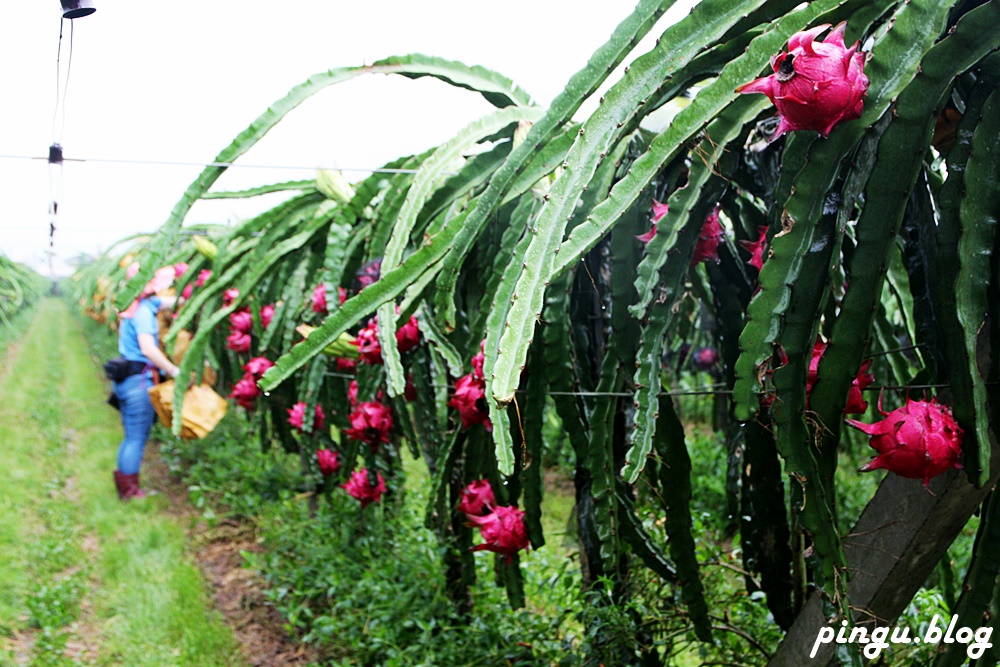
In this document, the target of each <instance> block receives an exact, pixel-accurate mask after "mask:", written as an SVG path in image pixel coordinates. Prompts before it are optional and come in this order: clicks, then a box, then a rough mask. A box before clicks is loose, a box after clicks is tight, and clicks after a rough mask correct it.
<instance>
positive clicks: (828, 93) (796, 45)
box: [736, 23, 868, 141]
mask: <svg viewBox="0 0 1000 667" xmlns="http://www.w3.org/2000/svg"><path fill="white" fill-rule="evenodd" d="M828 27H830V25H829V24H824V25H820V26H816V27H815V28H811V29H809V30H803V31H802V32H797V33H795V34H794V35H792V36H791V38H790V39H789V40H788V52H787V53H779V54H778V55H776V56H773V57H772V58H771V67H772V68H773V69H774V74H771V75H770V76H765V77H762V78H760V79H756V80H754V81H751V82H750V83H746V84H743V85H742V86H740V87H739V88H737V89H736V92H738V93H763V94H765V95H767V96H768V98H769V99H770V100H771V102H773V103H774V106H776V107H778V127H777V129H775V131H774V134H773V135H771V138H770V141H774V140H775V139H777V138H778V137H780V136H781V135H783V134H785V133H786V132H788V131H790V130H813V131H815V132H819V133H820V134H821V135H823V136H824V137H826V136H828V135H829V134H830V132H831V131H832V130H833V128H834V127H836V126H837V125H839V124H840V123H842V122H844V121H848V120H854V119H855V118H859V117H860V116H861V111H862V109H863V108H864V102H863V100H862V98H863V97H864V96H865V93H866V92H867V91H868V77H866V76H865V72H864V69H865V56H864V54H862V53H858V42H855V43H854V45H853V46H851V48H847V46H846V45H845V44H844V30H845V29H846V27H847V24H846V23H841V24H839V25H838V26H837V27H836V28H834V29H833V30H832V31H831V32H830V34H829V35H827V36H826V39H824V40H823V41H822V42H816V41H814V40H815V38H816V36H817V35H818V34H820V33H821V32H823V31H824V30H826V29H827V28H828Z"/></svg>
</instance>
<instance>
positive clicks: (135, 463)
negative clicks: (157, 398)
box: [115, 373, 156, 475]
mask: <svg viewBox="0 0 1000 667" xmlns="http://www.w3.org/2000/svg"><path fill="white" fill-rule="evenodd" d="M152 386H153V380H152V378H151V377H150V375H149V373H140V374H139V375H132V376H131V377H127V378H125V380H124V381H123V382H117V383H115V395H116V396H118V401H119V402H120V403H121V413H122V426H123V427H124V428H125V439H124V440H122V442H121V445H119V446H118V470H120V471H121V472H122V474H125V475H134V474H135V473H137V472H139V465H140V464H141V463H142V454H143V451H144V450H145V448H146V439H147V438H149V429H151V428H152V426H153V420H154V419H155V418H156V411H155V410H153V403H152V401H150V400H149V388H150V387H152Z"/></svg>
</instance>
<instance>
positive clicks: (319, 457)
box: [316, 449, 340, 477]
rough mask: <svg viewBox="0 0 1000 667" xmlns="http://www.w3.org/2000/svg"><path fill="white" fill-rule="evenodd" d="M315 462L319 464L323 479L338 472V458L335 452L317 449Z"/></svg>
mask: <svg viewBox="0 0 1000 667" xmlns="http://www.w3.org/2000/svg"><path fill="white" fill-rule="evenodd" d="M316 462H317V463H319V471H320V473H322V475H323V476H324V477H327V476H329V475H332V474H333V473H335V472H337V471H338V470H340V457H339V456H338V455H337V452H334V451H331V450H329V449H317V450H316Z"/></svg>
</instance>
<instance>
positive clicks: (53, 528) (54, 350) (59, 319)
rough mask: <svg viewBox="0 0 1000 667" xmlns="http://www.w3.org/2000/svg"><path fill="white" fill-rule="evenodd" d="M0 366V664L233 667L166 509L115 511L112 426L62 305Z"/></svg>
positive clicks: (230, 642)
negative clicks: (0, 564)
mask: <svg viewBox="0 0 1000 667" xmlns="http://www.w3.org/2000/svg"><path fill="white" fill-rule="evenodd" d="M6 356H7V360H6V363H5V364H0V368H2V369H3V370H2V371H0V563H2V566H0V665H3V666H4V667H6V666H7V665H18V666H21V665H24V666H29V667H42V666H53V667H63V666H71V665H93V666H105V665H107V666H110V665H127V666H128V667H159V666H164V667H166V666H176V665H186V666H198V667H202V666H203V667H215V666H220V667H221V666H237V665H243V664H244V663H243V662H242V659H241V658H240V657H239V656H240V654H239V647H238V644H237V642H236V640H235V639H234V638H233V635H232V633H231V631H230V630H229V629H228V628H227V627H226V626H225V624H224V622H223V621H222V619H221V617H220V616H219V614H218V613H217V612H215V611H214V610H212V609H211V605H210V603H209V598H208V594H207V592H206V585H205V582H204V579H203V577H202V574H201V572H200V571H199V569H198V568H197V566H196V565H194V564H193V562H192V559H191V557H190V555H189V554H188V553H187V552H186V550H185V535H184V530H183V528H182V527H181V526H180V525H178V524H177V522H176V521H175V520H173V519H172V518H170V517H169V516H167V515H165V514H163V512H162V510H163V508H164V507H165V506H166V504H167V502H168V501H167V499H166V498H165V497H163V496H152V497H150V498H147V499H146V500H145V501H136V502H131V503H127V504H124V503H121V502H120V501H119V500H118V499H117V497H116V495H115V493H114V487H113V483H112V479H111V471H112V470H113V469H114V465H115V456H116V452H117V445H118V442H119V440H120V439H121V424H120V421H119V420H118V415H117V413H116V412H115V411H114V410H113V409H112V408H110V407H109V406H107V405H105V403H104V398H105V396H106V394H107V386H106V382H104V381H103V380H102V378H101V375H102V372H101V369H100V367H99V364H97V363H95V361H94V360H93V359H92V358H91V356H90V355H89V354H88V351H87V345H86V341H85V339H84V337H83V333H82V331H81V328H80V324H79V322H78V321H77V320H76V318H74V317H72V316H71V315H70V312H69V308H68V306H67V305H66V303H65V302H63V301H60V300H56V299H47V300H45V301H43V302H42V303H41V304H40V305H39V306H38V308H37V309H36V312H35V314H34V319H33V321H32V322H31V324H30V326H29V328H28V330H27V332H26V333H25V335H24V337H23V338H22V340H21V341H19V342H18V343H17V344H15V345H13V346H12V347H11V348H10V349H9V350H8V352H7V354H6Z"/></svg>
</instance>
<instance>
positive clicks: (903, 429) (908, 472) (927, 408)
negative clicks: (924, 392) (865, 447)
mask: <svg viewBox="0 0 1000 667" xmlns="http://www.w3.org/2000/svg"><path fill="white" fill-rule="evenodd" d="M878 409H879V412H881V413H882V414H883V415H885V419H883V420H882V421H880V422H876V423H874V424H865V423H863V422H859V421H857V420H854V419H848V420H847V423H848V424H850V425H851V426H853V427H855V428H857V429H859V430H861V431H864V432H865V433H867V434H868V435H870V436H871V440H870V441H869V444H870V445H871V446H872V448H873V449H875V451H876V452H878V456H876V457H875V458H874V459H872V460H871V461H869V462H868V463H866V464H865V465H863V466H862V467H861V468H860V471H861V472H869V471H871V470H877V469H879V468H883V469H885V470H889V471H891V472H894V473H896V474H897V475H899V476H900V477H907V478H909V479H922V480H923V481H924V486H925V487H926V486H927V484H928V483H929V482H930V480H931V478H932V477H936V476H938V475H940V474H941V473H943V472H945V471H947V470H950V469H952V468H961V467H962V463H961V458H962V428H961V427H960V426H959V425H958V423H957V422H956V421H955V419H954V417H952V414H951V408H949V407H948V406H946V405H942V404H940V403H938V402H937V399H933V398H932V399H931V400H930V401H912V400H910V399H909V398H907V399H906V405H904V406H903V407H901V408H897V409H896V410H893V411H892V412H889V413H886V412H885V411H883V410H882V400H881V398H879V406H878Z"/></svg>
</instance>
